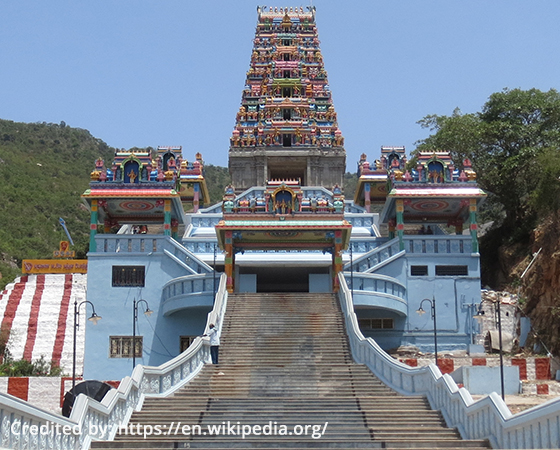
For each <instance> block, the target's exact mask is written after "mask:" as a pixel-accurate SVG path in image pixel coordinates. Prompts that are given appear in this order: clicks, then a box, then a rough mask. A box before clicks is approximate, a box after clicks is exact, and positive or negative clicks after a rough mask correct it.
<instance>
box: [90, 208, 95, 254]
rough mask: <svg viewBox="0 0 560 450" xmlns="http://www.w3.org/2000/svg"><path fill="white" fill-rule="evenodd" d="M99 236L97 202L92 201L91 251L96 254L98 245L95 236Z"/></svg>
mask: <svg viewBox="0 0 560 450" xmlns="http://www.w3.org/2000/svg"><path fill="white" fill-rule="evenodd" d="M96 234H97V200H92V201H91V215H90V222H89V251H90V252H96V251H97V244H96V243H95V235H96Z"/></svg>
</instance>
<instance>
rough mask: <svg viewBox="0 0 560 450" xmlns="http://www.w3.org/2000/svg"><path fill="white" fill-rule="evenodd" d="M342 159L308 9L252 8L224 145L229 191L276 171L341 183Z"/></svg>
mask: <svg viewBox="0 0 560 450" xmlns="http://www.w3.org/2000/svg"><path fill="white" fill-rule="evenodd" d="M345 165H346V152H345V150H344V138H343V137H342V132H341V131H340V129H339V128H338V122H337V117H336V112H335V109H334V106H333V103H332V98H331V92H330V90H329V87H328V80H327V72H326V71H325V67H324V65H323V57H322V55H321V49H320V48H319V38H318V35H317V27H316V25H315V8H314V7H308V8H307V10H306V11H305V12H304V10H303V8H267V7H262V8H261V7H259V8H258V23H257V29H256V33H255V39H254V47H253V52H252V55H251V63H250V67H249V71H248V72H247V80H246V83H245V89H244V90H243V96H242V100H241V106H240V108H239V111H238V112H237V115H236V123H235V128H234V130H233V133H232V137H231V146H230V151H229V168H230V173H231V176H232V184H233V186H235V189H236V192H238V193H239V192H242V191H244V190H246V189H248V188H250V187H252V186H264V185H265V184H266V181H267V180H269V179H278V178H293V179H298V178H299V179H300V180H301V182H302V184H303V185H304V186H333V185H335V184H338V185H340V186H342V181H343V174H344V170H345Z"/></svg>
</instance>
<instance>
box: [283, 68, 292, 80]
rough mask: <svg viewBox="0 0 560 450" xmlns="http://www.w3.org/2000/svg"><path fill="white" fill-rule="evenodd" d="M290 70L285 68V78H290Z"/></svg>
mask: <svg viewBox="0 0 560 450" xmlns="http://www.w3.org/2000/svg"><path fill="white" fill-rule="evenodd" d="M290 75H291V73H290V71H289V70H284V78H290Z"/></svg>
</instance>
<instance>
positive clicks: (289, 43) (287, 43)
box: [282, 39, 292, 46]
mask: <svg viewBox="0 0 560 450" xmlns="http://www.w3.org/2000/svg"><path fill="white" fill-rule="evenodd" d="M282 45H284V46H289V45H292V40H291V39H282Z"/></svg>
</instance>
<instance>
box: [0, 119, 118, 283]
mask: <svg viewBox="0 0 560 450" xmlns="http://www.w3.org/2000/svg"><path fill="white" fill-rule="evenodd" d="M113 154H114V149H112V148H110V147H109V146H107V144H105V143H104V142H103V141H101V140H100V139H96V138H94V137H93V136H92V135H91V134H90V133H89V132H88V131H86V130H82V129H79V128H71V127H69V126H66V124H65V123H64V122H61V123H60V124H53V123H34V124H25V123H16V122H12V121H8V120H0V272H1V273H2V279H0V288H3V287H4V285H5V284H6V283H7V282H9V281H12V280H13V278H14V276H16V275H18V274H19V273H20V271H19V268H18V267H21V260H22V259H32V258H50V257H52V252H53V251H54V250H57V249H58V243H59V241H60V240H63V239H66V235H65V233H64V231H63V229H62V227H61V226H60V224H59V222H58V218H59V217H62V218H64V220H65V221H66V224H67V227H68V229H69V231H70V233H71V235H72V238H73V240H74V243H75V244H76V245H75V247H74V250H76V252H77V254H78V256H79V257H82V258H83V257H84V256H85V253H86V251H87V245H88V234H89V213H88V212H87V210H86V208H85V206H84V205H83V204H82V202H81V199H80V194H82V192H83V191H84V190H85V189H86V188H87V186H88V183H89V174H90V172H91V171H92V168H93V163H94V161H95V160H96V159H97V158H98V157H99V156H101V157H103V158H105V159H106V160H109V161H110V160H112V157H113Z"/></svg>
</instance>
